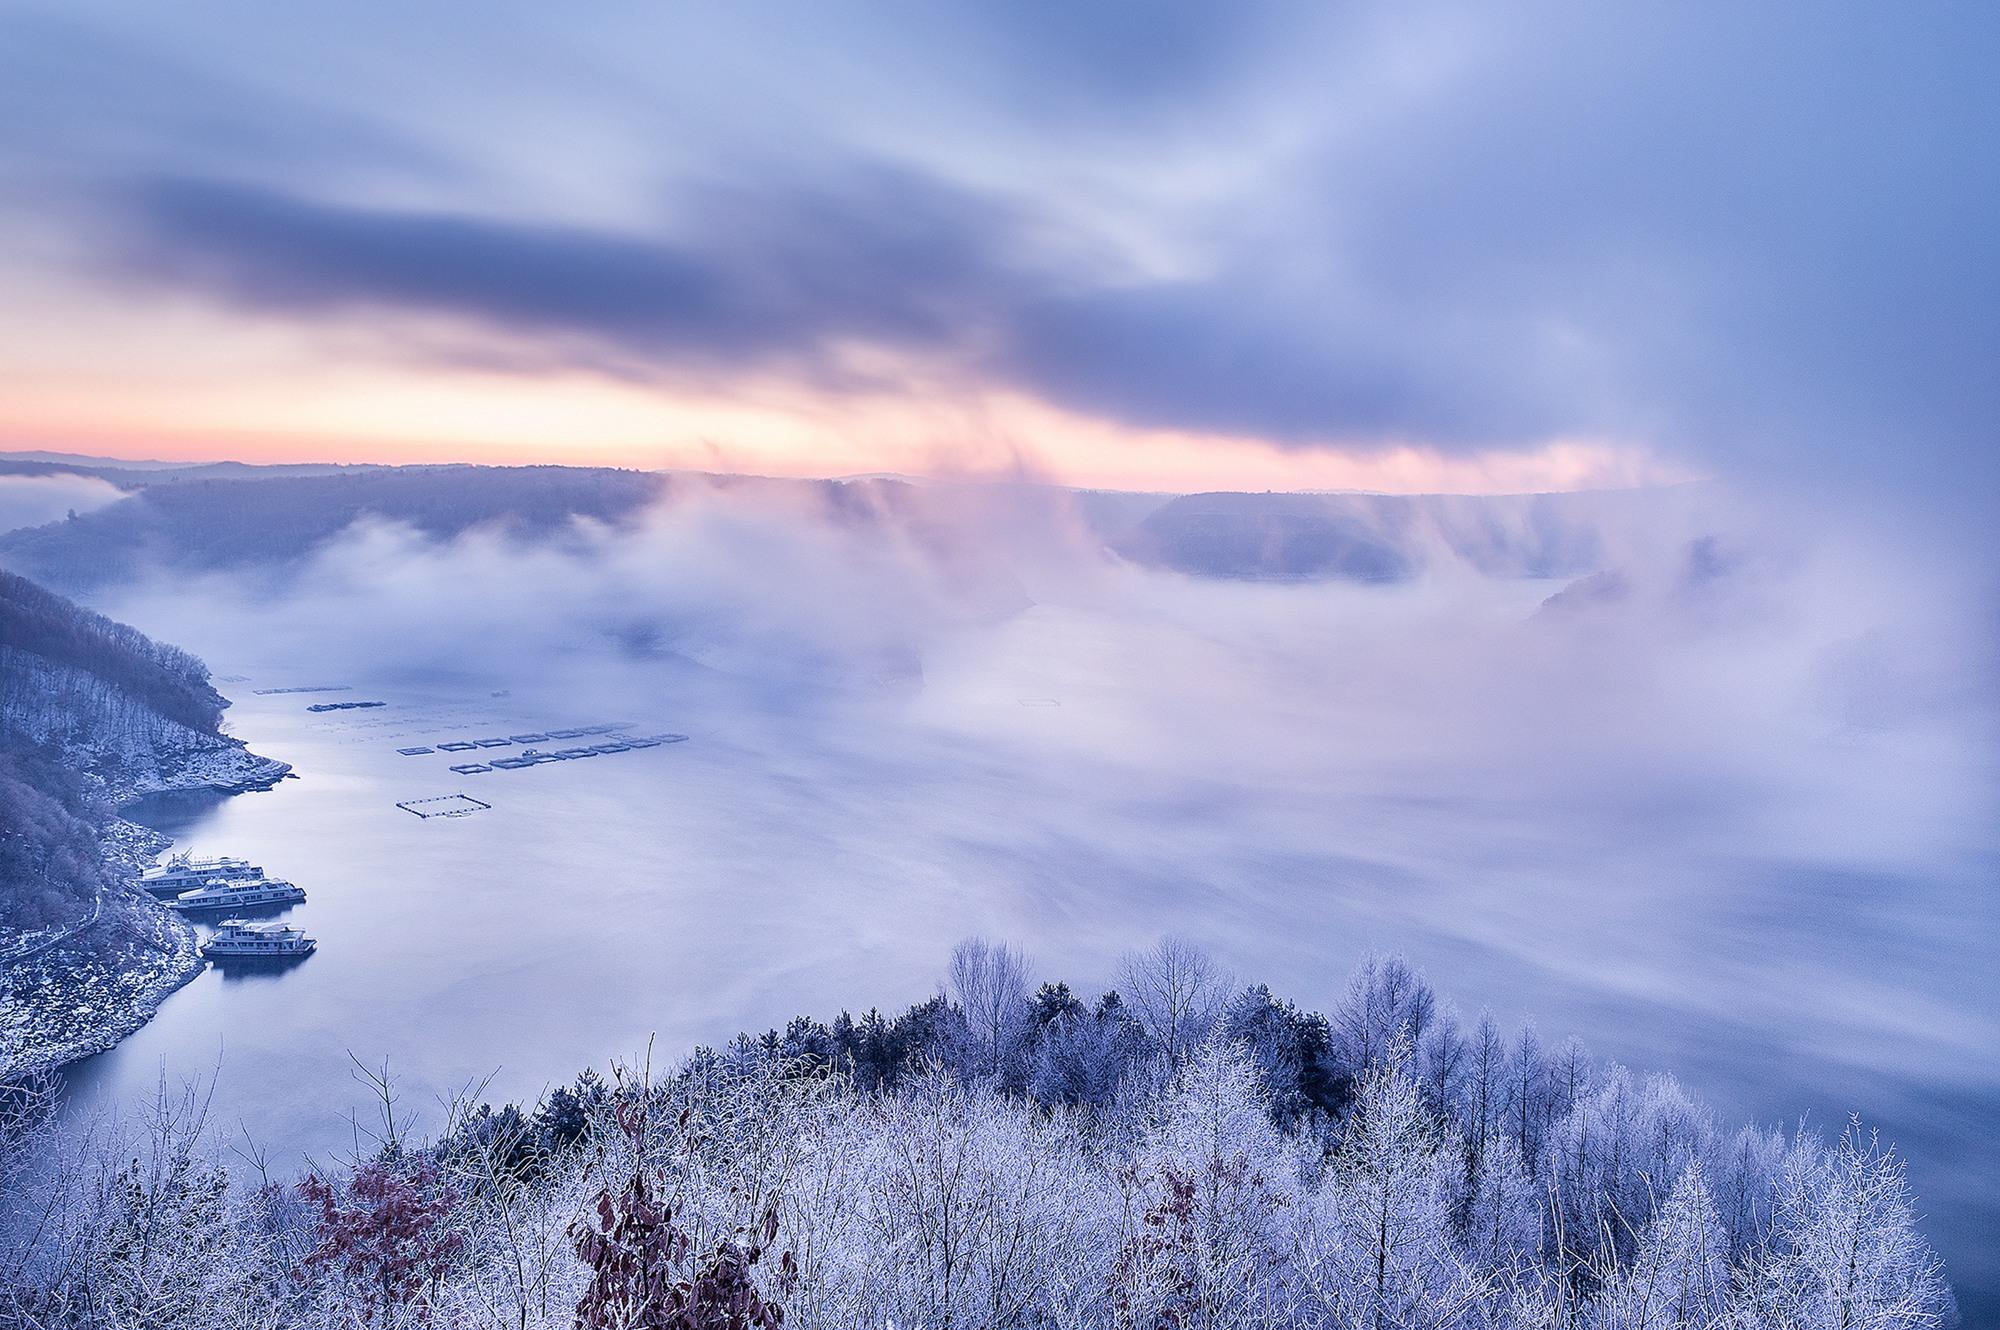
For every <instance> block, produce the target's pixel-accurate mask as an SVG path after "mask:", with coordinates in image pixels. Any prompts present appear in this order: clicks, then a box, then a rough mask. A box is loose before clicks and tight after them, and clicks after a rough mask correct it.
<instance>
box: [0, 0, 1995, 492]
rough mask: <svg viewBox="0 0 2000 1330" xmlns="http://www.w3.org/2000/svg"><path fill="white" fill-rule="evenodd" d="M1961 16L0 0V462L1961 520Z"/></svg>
mask: <svg viewBox="0 0 2000 1330" xmlns="http://www.w3.org/2000/svg"><path fill="white" fill-rule="evenodd" d="M1996 39H2000V11H1996V10H1994V9H1993V8H1991V7H1988V6H1972V5H1964V6H1942V5H1940V6H1919V7H1893V8H1892V7H1887V6H1844V5H1828V6H1813V7H1802V6H1784V7H1780V6H1768V7H1766V6H1723V5H1719V4H1717V5H1683V6H1651V7H1637V6H1588V5H1582V4H1576V5H1543V4H1534V3H1527V4H1521V5H1509V6H1491V5H1455V4H1433V3H1416V4H1409V5H1395V6H1386V5H1385V6H1360V5H1354V6H1332V5H1325V4H1310V5H1299V6H1291V5H1285V4H1269V3H1262V2H1261V0H1255V2H1252V3H1245V4H1231V5H1212V6H1181V5H1175V4H1144V5H1140V4H1128V3H1114V2H1107V3H1103V4H1094V5H1069V4H1057V3H1045V2H1043V0H1029V2H1026V3H1020V4H1008V5H939V4H919V3H908V4H904V3H894V2H884V3H871V4H868V5H865V6H864V5H819V6H803V5H784V6H781V5H776V4H742V5H728V6H720V5H716V6H679V7H675V6H660V5H625V4H605V5H593V6H591V7H590V8H589V10H588V12H587V17H581V16H580V15H579V11H576V10H574V9H571V10H561V9H557V8H552V7H549V6H536V5H526V4H511V3H494V4H486V5H481V6H479V7H478V9H477V13H476V16H474V15H473V14H472V12H471V11H468V10H467V9H465V8H462V7H458V6H409V5H389V4H383V3H373V2H371V0H359V2H357V3H349V4H343V5H339V6H285V7H276V8H274V7H272V6H269V5H262V4H255V3H214V2H212V0H193V2H192V3H188V4H182V5H175V6H171V7H160V6H142V5H137V4H106V3H98V2H97V0H64V3H60V4H42V3H37V2H36V0H27V2H25V3H23V2H20V0H10V2H9V3H5V4H4V5H0V448H20V449H27V448H58V449H68V450H75V451H88V452H99V453H111V454H115V455H124V456H133V457H141V456H143V457H167V458H174V457H188V458H193V457H214V456H232V457H239V458H244V459H246V460H281V459H282V460H298V459H306V458H310V459H314V460H350V461H418V460H446V459H451V460H478V461H496V462H501V461H505V462H517V461H563V462H578V463H585V462H588V463H608V464H617V465H628V466H692V467H699V468H703V469H710V470H744V471H764V472H772V473H779V474H807V475H838V474H850V473H864V472H873V471H893V472H905V473H950V474H993V473H999V474H1033V475H1037V476H1047V477H1052V478H1055V479H1059V480H1063V481H1067V482H1071V483H1078V484H1092V485H1109V486H1118V487H1125V488H1145V489H1198V488H1234V489H1292V488H1365V489H1386V490H1458V491H1469V492H1487V491H1502V490H1539V489H1564V488H1578V487H1587V486H1600V485H1623V484H1638V483H1648V482H1657V481H1668V480H1677V479H1684V478H1688V477H1693V476H1715V475H1720V476H1726V477H1735V478H1740V479H1742V480H1744V481H1745V482H1746V483H1752V484H1762V485H1765V486H1767V487H1770V488H1773V489H1780V490H1784V489H1802V490H1804V491H1806V492H1808V493H1809V494H1810V495H1821V494H1825V495H1833V496H1844V497H1848V498H1857V497H1859V498H1866V499H1868V500H1869V501H1873V500H1874V499H1876V498H1877V497H1880V496H1885V495H1886V496H1890V497H1893V498H1897V499H1901V500H1903V501H1905V502H1906V504H1907V505H1908V506H1909V507H1910V508H1913V509H1916V510H1919V511H1924V512H1929V511H1931V510H1935V509H1940V508H1942V509H1950V510H1952V511H1955V512H1958V513H1960V514H1966V513H1970V514H1974V515H1977V514H1980V513H1982V512H1984V511H1988V510H1990V507H1991V505H1992V504H1993V503H1994V502H1995V501H1996V498H2000V495H1996V485H1995V476H1996V471H2000V466H1996V463H1995V462H1994V460H1993V453H1994V447H1993V444H1994V437H1993V435H1994V426H1993V422H1994V421H1995V420H1996V419H2000V375H1996V374H1995V373H1994V372H1993V365H1994V364H1995V363H1996V362H2000V253H1996V250H1997V249H2000V246H1996V242H1995V240H1994V237H1995V236H1996V235H2000V153H1996V152H1994V151H1993V147H1992V145H1993V144H1994V143H1995V142H1996V141H2000V90H1996V89H2000V84H1996V81H1995V80H1993V79H1992V78H1991V77H1990V68H1989V57H1990V53H1991V52H1992V51H1993V50H1995V49H2000V43H1996Z"/></svg>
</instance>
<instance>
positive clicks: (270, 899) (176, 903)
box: [167, 877, 306, 913]
mask: <svg viewBox="0 0 2000 1330" xmlns="http://www.w3.org/2000/svg"><path fill="white" fill-rule="evenodd" d="M305 898H306V893H305V888H303V887H295V886H293V885H292V884H291V883H289V882H286V881H284V880H282V879H280V878H275V877H272V878H258V879H256V880H255V881H247V882H211V883H209V884H208V885H207V886H205V887H202V888H201V889H200V890H198V891H190V892H187V893H185V894H183V895H181V896H178V897H176V898H174V899H173V900H170V901H168V902H167V908H168V909H170V910H180V911H182V912H184V913H192V912H195V911H204V910H260V909H268V908H270V907H272V906H274V905H297V904H298V903H299V902H300V901H302V900H304V899H305Z"/></svg>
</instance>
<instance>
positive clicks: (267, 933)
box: [201, 919, 319, 961]
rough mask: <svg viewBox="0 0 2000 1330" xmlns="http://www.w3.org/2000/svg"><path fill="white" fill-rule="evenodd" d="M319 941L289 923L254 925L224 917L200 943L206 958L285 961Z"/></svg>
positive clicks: (306, 952) (306, 953) (304, 953)
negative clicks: (210, 936)
mask: <svg viewBox="0 0 2000 1330" xmlns="http://www.w3.org/2000/svg"><path fill="white" fill-rule="evenodd" d="M318 945H319V943H318V941H317V940H315V939H313V938H309V937H307V936H306V933H305V930H304V929H303V928H294V927H293V926H291V925H290V924H253V923H249V922H247V921H245V920H242V919H229V920H225V921H224V922H223V924H222V926H221V927H220V928H218V929H217V930H216V933H215V936H214V937H212V938H210V939H209V940H208V941H206V942H204V943H202V944H201V954H202V955H203V956H205V957H207V958H208V959H209V960H212V961H214V960H252V959H260V960H284V959H288V958H290V957H294V956H307V955H310V954H311V953H312V950H313V948H314V947H317V946H318Z"/></svg>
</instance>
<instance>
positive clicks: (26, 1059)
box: [0, 740, 296, 1082]
mask: <svg viewBox="0 0 2000 1330" xmlns="http://www.w3.org/2000/svg"><path fill="white" fill-rule="evenodd" d="M286 779H296V773H294V772H293V770H292V768H291V764H290V763H287V762H280V761H277V760H276V759H274V758H267V757H260V756H258V755H257V754H255V753H252V752H250V751H249V749H248V748H247V747H246V746H244V745H242V744H241V743H238V742H235V741H231V740H223V741H222V742H221V744H220V745H219V746H217V747H215V748H210V749H205V750H202V751H201V752H198V753H195V754H191V755H189V756H188V757H187V758H186V759H184V760H183V761H182V762H180V763H177V764H176V769H174V770H171V771H165V770H156V771H154V772H150V773H147V774H145V775H142V776H139V777H136V778H133V779H130V780H125V781H120V782H118V783H117V784H116V785H111V784H109V783H107V784H106V787H105V789H104V790H103V795H104V797H105V799H106V802H107V803H108V804H109V805H110V806H112V807H113V808H115V809H116V810H118V811H115V812H113V813H111V814H110V815H109V816H108V817H107V818H106V820H105V821H104V822H103V823H102V824H101V825H100V826H99V827H98V829H97V844H98V852H99V854H100V855H101V856H102V857H103V860H104V862H105V864H106V865H107V866H108V867H110V868H111V869H112V870H113V871H114V872H115V873H116V875H117V876H118V878H119V882H118V884H117V885H116V886H112V887H109V888H107V889H106V890H105V892H104V893H103V895H102V896H100V897H99V902H98V912H97V914H96V915H95V916H94V917H93V918H92V919H91V921H90V922H89V923H88V924H86V925H84V926H82V927H79V928H77V929H76V930H75V931H74V932H73V933H69V934H66V935H63V936H62V937H60V938H57V939H54V940H52V941H51V942H49V943H48V944H46V945H44V946H41V947H38V948H36V950H35V951H34V952H32V953H29V954H28V955H25V956H22V957H19V958H17V959H16V960H15V961H14V962H13V963H11V964H10V965H9V966H7V967H6V968H5V970H4V971H3V972H0V1082H5V1081H17V1080H31V1079H37V1078H41V1077H48V1076H56V1075H60V1074H61V1073H62V1072H63V1071H64V1070H66V1069H67V1068H69V1067H71V1066H74V1065H75V1064H77V1063H79V1062H82V1061H84V1060H86V1059H88V1058H93V1057H96V1056H97V1055H99V1054H100V1053H106V1052H109V1051H110V1050H111V1049H113V1048H116V1047H117V1046H118V1045H119V1044H120V1043H122V1042H124V1041H125V1040H126V1039H128V1038H130V1037H131V1036H132V1035H133V1034H135V1033H137V1032H138V1031H139V1030H140V1029H142V1028H144V1026H145V1025H146V1023H147V1022H148V1021H150V1020H152V1019H153V1017H154V1016H155V1015H157V1014H158V1013H159V1010H160V1007H161V1005H162V1004H163V1003H165V1002H166V1000H167V999H168V998H169V997H171V996H173V994H175V993H176V992H178V991H179V990H180V989H182V988H184V987H185V986H186V985H187V984H189V983H190V982H192V981H193V980H194V978H195V977H196V976H197V975H199V974H200V973H201V972H202V971H203V970H204V969H206V968H207V962H206V961H205V960H203V959H202V956H201V952H200V950H199V948H198V945H197V940H196V939H197V934H196V933H195V930H194V927H193V925H191V924H189V923H188V922H187V921H186V920H185V919H183V918H181V917H180V916H179V915H177V914H175V913H174V912H173V911H171V910H168V909H165V908H163V907H161V906H160V905H159V903H158V902H156V901H154V900H153V899H152V898H151V897H150V896H148V895H147V894H146V893H145V892H143V891H141V890H139V888H138V886H137V882H138V878H139V874H140V873H141V872H142V871H143V870H144V869H145V868H146V867H148V866H149V865H151V864H152V863H153V861H154V860H155V859H157V858H158V857H159V855H161V854H162V853H164V852H165V851H166V850H167V849H168V848H170V847H171V846H172V845H173V843H174V838H173V837H171V836H169V835H166V834H165V833H163V832H159V831H155V830H153V829H152V828H151V827H147V826H143V825H141V824H139V823H137V822H133V821H130V820H128V819H127V818H125V817H124V816H123V815H122V814H123V811H124V810H125V809H127V808H129V807H130V806H131V805H132V804H133V802H135V801H136V800H138V799H141V798H144V797H146V796H149V795H155V794H177V793H194V792H197V791H202V790H211V791H214V792H216V793H219V794H223V795H234V794H244V793H249V792H252V791H259V790H269V789H272V788H274V787H275V786H276V785H277V784H278V783H279V782H280V781H283V780H286Z"/></svg>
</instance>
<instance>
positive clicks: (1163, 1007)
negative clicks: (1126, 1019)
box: [1118, 937, 1229, 1066]
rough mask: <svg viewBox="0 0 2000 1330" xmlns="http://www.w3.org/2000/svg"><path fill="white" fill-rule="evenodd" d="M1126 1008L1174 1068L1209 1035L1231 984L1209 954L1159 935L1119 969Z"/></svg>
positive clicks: (1128, 956) (1121, 993)
mask: <svg viewBox="0 0 2000 1330" xmlns="http://www.w3.org/2000/svg"><path fill="white" fill-rule="evenodd" d="M1118 984H1119V992H1120V995H1121V996H1122V997H1123V998H1124V1000H1125V1007H1126V1010H1127V1011H1129V1012H1130V1013H1131V1015H1132V1019H1133V1020H1134V1021H1136V1022H1137V1023H1138V1025H1139V1028H1140V1029H1142V1030H1144V1031H1145V1032H1146V1035H1147V1037H1148V1038H1150V1039H1151V1040H1152V1041H1153V1042H1154V1043H1155V1044H1156V1045H1158V1046H1159V1048H1160V1049H1161V1050H1162V1051H1163V1052H1165V1054H1166V1055H1167V1058H1168V1060H1169V1061H1170V1062H1171V1063H1173V1065H1175V1066H1179V1065H1180V1064H1181V1063H1183V1062H1185V1061H1186V1060H1187V1057H1188V1055H1189V1053H1191V1052H1192V1051H1193V1049H1194V1047H1195V1046H1196V1045H1197V1044H1199V1043H1200V1042H1201V1041H1202V1040H1203V1039H1204V1038H1206V1037H1207V1035H1208V1032H1209V1030H1210V1029H1211V1028H1213V1027H1214V1025H1215V1022H1216V1020H1217V1019H1218V1018H1219V1017H1220V1016H1221V1014H1222V1007H1223V1002H1224V999H1225V997H1226V996H1227V993H1228V989H1229V981H1228V979H1227V977H1226V976H1225V975H1224V974H1223V972H1222V970H1221V969H1220V968H1218V967H1217V965H1216V964H1215V962H1214V961H1212V960H1210V959H1209V957H1208V954H1207V953H1206V952H1204V951H1202V950H1201V948H1199V947H1197V946H1195V945H1194V944H1193V943H1192V942H1189V941H1188V940H1187V939H1185V938H1179V937H1163V938H1161V939H1160V940H1159V941H1158V942H1156V943H1154V944H1153V946H1152V947H1150V948H1148V949H1147V950H1145V951H1136V952H1132V953H1129V954H1128V955H1127V956H1126V957H1125V961H1124V964H1123V965H1122V966H1121V967H1120V969H1119V975H1118Z"/></svg>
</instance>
